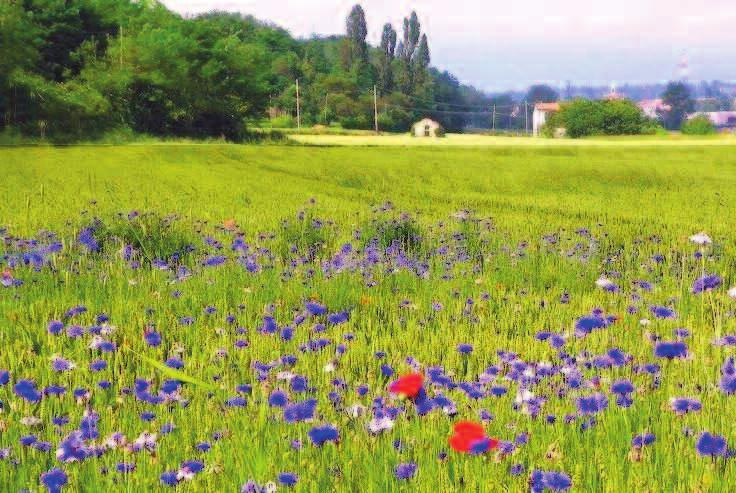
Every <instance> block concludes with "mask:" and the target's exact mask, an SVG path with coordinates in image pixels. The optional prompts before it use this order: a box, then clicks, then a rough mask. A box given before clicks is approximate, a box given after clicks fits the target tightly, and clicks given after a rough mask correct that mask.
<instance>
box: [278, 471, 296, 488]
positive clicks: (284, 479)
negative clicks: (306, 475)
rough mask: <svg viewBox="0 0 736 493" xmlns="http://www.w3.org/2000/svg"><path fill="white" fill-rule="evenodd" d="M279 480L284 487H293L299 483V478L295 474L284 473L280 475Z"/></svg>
mask: <svg viewBox="0 0 736 493" xmlns="http://www.w3.org/2000/svg"><path fill="white" fill-rule="evenodd" d="M278 480H279V483H281V484H283V485H284V486H288V487H292V486H294V485H295V484H296V483H297V481H299V476H297V475H296V474H295V473H293V472H282V473H279V476H278Z"/></svg>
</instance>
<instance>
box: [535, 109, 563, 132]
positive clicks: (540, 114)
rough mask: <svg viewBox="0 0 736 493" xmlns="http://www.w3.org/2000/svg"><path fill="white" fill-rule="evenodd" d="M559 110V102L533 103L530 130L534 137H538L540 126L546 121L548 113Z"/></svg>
mask: <svg viewBox="0 0 736 493" xmlns="http://www.w3.org/2000/svg"><path fill="white" fill-rule="evenodd" d="M558 111H560V103H537V104H535V105H534V114H533V115H532V131H533V134H534V136H535V137H538V136H539V134H540V132H541V131H542V127H544V124H545V123H547V120H548V119H549V117H550V115H552V113H556V112H558Z"/></svg>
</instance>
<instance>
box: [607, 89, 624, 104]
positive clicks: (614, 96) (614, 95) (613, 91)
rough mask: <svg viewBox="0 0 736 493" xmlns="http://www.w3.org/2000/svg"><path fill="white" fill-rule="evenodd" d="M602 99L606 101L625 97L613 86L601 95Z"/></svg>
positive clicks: (619, 99)
mask: <svg viewBox="0 0 736 493" xmlns="http://www.w3.org/2000/svg"><path fill="white" fill-rule="evenodd" d="M602 99H605V100H607V101H621V100H624V99H626V96H625V95H624V94H621V93H620V92H617V91H616V88H615V87H612V88H611V91H610V92H609V93H608V94H606V95H605V96H603V98H602Z"/></svg>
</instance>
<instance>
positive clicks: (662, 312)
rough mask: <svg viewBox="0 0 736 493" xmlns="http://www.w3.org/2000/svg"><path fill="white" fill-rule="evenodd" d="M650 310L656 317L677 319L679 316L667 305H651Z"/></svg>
mask: <svg viewBox="0 0 736 493" xmlns="http://www.w3.org/2000/svg"><path fill="white" fill-rule="evenodd" d="M649 311H651V312H652V315H654V316H655V317H656V318H664V319H675V318H677V313H676V312H675V310H673V309H672V308H668V307H666V306H656V305H655V306H650V307H649Z"/></svg>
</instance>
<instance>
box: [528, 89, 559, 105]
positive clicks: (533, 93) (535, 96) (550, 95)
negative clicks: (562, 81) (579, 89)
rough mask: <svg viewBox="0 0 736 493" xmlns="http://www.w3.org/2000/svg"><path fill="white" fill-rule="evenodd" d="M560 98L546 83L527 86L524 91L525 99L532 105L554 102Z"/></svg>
mask: <svg viewBox="0 0 736 493" xmlns="http://www.w3.org/2000/svg"><path fill="white" fill-rule="evenodd" d="M559 99H560V95H559V94H558V93H557V91H555V90H554V89H552V88H551V87H550V86H548V85H546V84H537V85H533V86H531V87H530V88H529V90H528V91H527V93H526V101H527V102H528V103H529V104H530V105H532V104H535V103H554V102H555V101H558V100H559Z"/></svg>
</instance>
